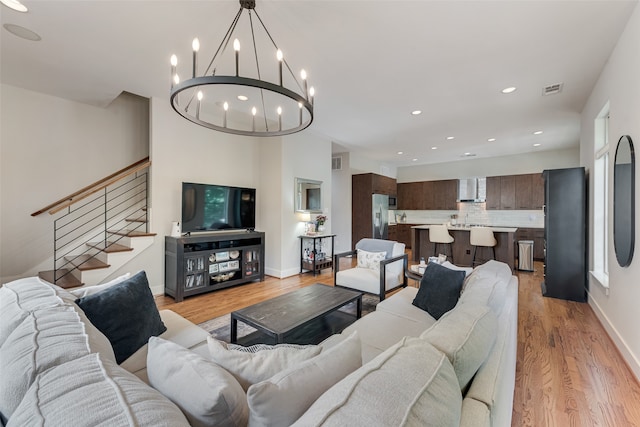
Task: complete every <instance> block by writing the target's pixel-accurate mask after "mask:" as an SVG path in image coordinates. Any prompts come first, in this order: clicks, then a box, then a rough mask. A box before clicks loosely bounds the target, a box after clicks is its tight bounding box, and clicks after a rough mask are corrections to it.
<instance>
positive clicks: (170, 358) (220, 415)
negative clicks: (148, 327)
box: [147, 337, 249, 427]
mask: <svg viewBox="0 0 640 427" xmlns="http://www.w3.org/2000/svg"><path fill="white" fill-rule="evenodd" d="M148 348H149V350H148V356H147V359H148V363H147V366H148V368H147V372H148V374H149V383H150V384H151V385H152V386H153V388H155V389H156V390H158V391H160V392H161V393H162V394H163V395H165V396H166V397H168V398H169V399H170V400H171V401H172V402H174V403H175V404H176V405H178V406H179V407H180V409H181V410H182V412H183V413H184V414H185V415H186V416H187V418H188V420H189V423H190V424H191V425H192V426H194V427H205V426H218V427H239V426H246V425H247V421H248V419H249V407H248V406H247V398H246V396H245V394H244V390H242V387H240V384H238V381H236V379H235V378H233V375H231V374H230V373H228V372H227V371H225V370H224V369H222V368H221V367H220V366H218V365H216V364H215V363H213V362H212V361H211V360H208V359H206V358H204V357H202V356H200V355H198V354H196V353H194V352H192V351H191V350H188V349H186V348H184V347H181V346H179V345H178V344H175V343H172V342H171V341H166V340H164V339H162V338H158V337H151V338H149V345H148Z"/></svg>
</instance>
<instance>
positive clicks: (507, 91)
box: [502, 86, 516, 93]
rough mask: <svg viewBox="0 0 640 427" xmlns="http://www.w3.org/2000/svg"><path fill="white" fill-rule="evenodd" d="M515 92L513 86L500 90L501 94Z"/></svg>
mask: <svg viewBox="0 0 640 427" xmlns="http://www.w3.org/2000/svg"><path fill="white" fill-rule="evenodd" d="M515 91H516V87H515V86H509V87H505V88H504V89H502V93H513V92H515Z"/></svg>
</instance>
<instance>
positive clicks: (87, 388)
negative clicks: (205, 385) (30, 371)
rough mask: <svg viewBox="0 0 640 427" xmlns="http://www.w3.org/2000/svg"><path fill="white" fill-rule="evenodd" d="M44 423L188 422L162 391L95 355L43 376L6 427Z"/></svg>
mask: <svg viewBox="0 0 640 427" xmlns="http://www.w3.org/2000/svg"><path fill="white" fill-rule="evenodd" d="M45 421H46V422H45ZM45 425H47V426H74V427H94V426H109V427H121V426H122V427H125V426H127V427H128V426H138V427H183V426H184V427H187V426H188V425H189V423H188V422H187V420H186V418H185V417H184V415H183V414H182V412H180V409H178V408H177V407H176V405H174V404H173V403H171V402H170V401H169V399H167V398H166V397H164V396H163V395H161V394H160V392H158V391H156V390H154V389H152V388H151V387H149V386H148V385H147V384H145V383H143V382H142V381H141V380H140V379H139V378H137V377H136V376H135V375H133V374H131V373H129V372H127V371H125V370H124V369H122V368H121V367H119V366H118V365H116V364H115V363H114V362H111V361H109V360H106V359H103V358H102V357H100V355H99V354H97V353H92V354H89V355H87V356H84V357H81V358H79V359H75V360H72V361H70V362H67V363H64V364H61V365H59V366H55V367H53V368H52V369H49V370H47V371H46V372H44V373H43V374H41V375H39V376H38V377H37V378H36V380H35V382H34V383H33V385H32V386H31V388H30V389H29V391H28V392H27V394H26V395H25V397H24V399H23V400H22V402H21V403H20V406H18V408H17V409H16V411H15V412H14V414H13V416H12V417H11V418H10V419H9V422H8V424H7V427H14V426H15V427H23V426H31V427H44V426H45Z"/></svg>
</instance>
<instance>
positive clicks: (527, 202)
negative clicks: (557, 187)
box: [485, 173, 544, 210]
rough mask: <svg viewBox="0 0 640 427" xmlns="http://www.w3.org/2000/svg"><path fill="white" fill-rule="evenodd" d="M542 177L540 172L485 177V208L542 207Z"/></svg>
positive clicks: (521, 208)
mask: <svg viewBox="0 0 640 427" xmlns="http://www.w3.org/2000/svg"><path fill="white" fill-rule="evenodd" d="M543 204H544V179H543V178H542V174H541V173H532V174H524V175H506V176H492V177H488V178H487V204H486V206H485V207H486V209H493V210H497V209H502V210H513V209H518V210H523V209H527V210H529V209H531V210H533V209H542V205H543Z"/></svg>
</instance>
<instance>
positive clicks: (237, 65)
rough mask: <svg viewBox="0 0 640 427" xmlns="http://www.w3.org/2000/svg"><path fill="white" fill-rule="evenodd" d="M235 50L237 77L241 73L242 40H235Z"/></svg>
mask: <svg viewBox="0 0 640 427" xmlns="http://www.w3.org/2000/svg"><path fill="white" fill-rule="evenodd" d="M233 50H235V51H236V77H238V76H239V75H240V40H238V39H235V40H234V41H233Z"/></svg>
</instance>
